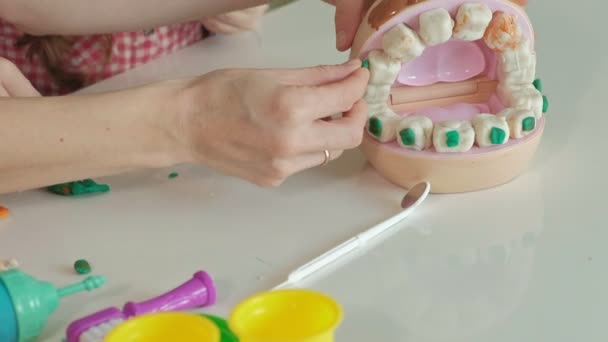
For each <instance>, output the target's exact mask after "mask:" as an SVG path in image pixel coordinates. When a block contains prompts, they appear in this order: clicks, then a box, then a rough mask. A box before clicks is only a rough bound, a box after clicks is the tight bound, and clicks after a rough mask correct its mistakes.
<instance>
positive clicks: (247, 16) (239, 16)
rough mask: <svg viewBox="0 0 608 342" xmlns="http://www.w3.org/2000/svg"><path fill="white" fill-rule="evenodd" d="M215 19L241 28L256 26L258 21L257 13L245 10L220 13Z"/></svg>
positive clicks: (247, 28)
mask: <svg viewBox="0 0 608 342" xmlns="http://www.w3.org/2000/svg"><path fill="white" fill-rule="evenodd" d="M215 19H217V20H218V21H219V22H221V23H224V24H226V25H229V26H233V27H238V28H240V29H242V30H252V29H254V28H256V24H257V23H258V15H256V14H253V13H250V12H245V11H238V12H232V13H227V14H222V15H220V16H218V17H216V18H215Z"/></svg>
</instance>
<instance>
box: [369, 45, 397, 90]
mask: <svg viewBox="0 0 608 342" xmlns="http://www.w3.org/2000/svg"><path fill="white" fill-rule="evenodd" d="M367 58H368V60H369V72H370V76H369V83H371V84H391V85H392V84H393V83H395V80H396V79H397V75H399V71H400V70H401V61H399V60H398V59H395V58H393V57H391V56H390V55H388V54H387V53H385V52H384V51H382V50H373V51H370V53H369V54H368V56H367Z"/></svg>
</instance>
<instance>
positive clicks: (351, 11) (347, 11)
mask: <svg viewBox="0 0 608 342" xmlns="http://www.w3.org/2000/svg"><path fill="white" fill-rule="evenodd" d="M364 2H365V1H364V0H336V1H335V3H336V16H335V21H336V48H337V49H338V50H339V51H346V50H347V49H349V48H350V46H351V45H352V43H353V39H354V38H355V33H356V32H357V29H358V28H359V24H361V18H362V16H363V14H362V13H363V8H364Z"/></svg>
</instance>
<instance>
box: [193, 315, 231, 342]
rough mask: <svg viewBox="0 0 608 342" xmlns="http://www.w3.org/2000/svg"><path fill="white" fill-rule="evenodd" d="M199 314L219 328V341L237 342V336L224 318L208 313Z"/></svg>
mask: <svg viewBox="0 0 608 342" xmlns="http://www.w3.org/2000/svg"><path fill="white" fill-rule="evenodd" d="M201 316H202V317H204V318H207V319H208V320H210V321H211V322H213V323H214V324H215V326H216V327H217V328H218V329H219V330H220V335H221V342H239V339H238V337H237V336H236V335H235V334H234V333H233V332H232V331H231V330H230V327H229V326H228V322H226V320H225V319H223V318H221V317H218V316H213V315H209V314H201Z"/></svg>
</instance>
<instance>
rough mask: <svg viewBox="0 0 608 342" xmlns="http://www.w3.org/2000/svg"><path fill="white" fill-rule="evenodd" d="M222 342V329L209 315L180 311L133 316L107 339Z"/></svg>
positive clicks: (122, 341) (107, 341) (118, 341)
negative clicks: (207, 316) (206, 316)
mask: <svg viewBox="0 0 608 342" xmlns="http://www.w3.org/2000/svg"><path fill="white" fill-rule="evenodd" d="M169 341H175V342H220V331H219V329H218V328H217V326H216V325H215V324H214V323H213V322H211V321H210V320H209V319H207V318H204V317H201V316H199V315H193V314H188V313H181V312H163V313H155V314H148V315H142V316H139V317H136V318H132V319H130V320H128V321H126V322H125V323H123V324H121V325H119V326H118V327H117V328H116V329H114V330H112V331H111V332H110V333H109V334H108V335H107V336H106V339H105V340H104V342H169Z"/></svg>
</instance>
